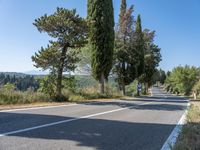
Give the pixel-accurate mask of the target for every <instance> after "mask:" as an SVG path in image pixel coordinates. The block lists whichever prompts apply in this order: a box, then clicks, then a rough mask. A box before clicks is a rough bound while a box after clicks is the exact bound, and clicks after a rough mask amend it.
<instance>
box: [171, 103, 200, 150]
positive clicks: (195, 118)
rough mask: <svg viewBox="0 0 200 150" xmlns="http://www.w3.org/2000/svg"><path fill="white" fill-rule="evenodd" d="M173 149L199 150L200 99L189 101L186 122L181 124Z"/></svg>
mask: <svg viewBox="0 0 200 150" xmlns="http://www.w3.org/2000/svg"><path fill="white" fill-rule="evenodd" d="M173 150H200V101H192V102H191V107H190V109H189V111H188V115H187V124H185V125H184V126H183V130H182V133H181V134H180V136H179V137H178V140H177V143H176V145H175V146H174V148H173Z"/></svg>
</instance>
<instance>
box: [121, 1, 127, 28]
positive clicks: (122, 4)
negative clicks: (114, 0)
mask: <svg viewBox="0 0 200 150" xmlns="http://www.w3.org/2000/svg"><path fill="white" fill-rule="evenodd" d="M126 7H127V4H126V0H121V7H120V14H119V24H120V26H122V24H123V22H124V19H125V18H124V17H125V14H126Z"/></svg>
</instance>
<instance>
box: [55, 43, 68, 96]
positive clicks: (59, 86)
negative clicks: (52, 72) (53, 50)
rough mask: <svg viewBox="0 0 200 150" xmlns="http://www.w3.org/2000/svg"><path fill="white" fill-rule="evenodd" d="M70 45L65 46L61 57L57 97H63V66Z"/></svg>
mask: <svg viewBox="0 0 200 150" xmlns="http://www.w3.org/2000/svg"><path fill="white" fill-rule="evenodd" d="M67 48H68V46H67V45H65V46H64V47H63V50H62V53H61V58H60V66H59V68H58V72H57V73H58V76H57V85H56V97H58V98H59V97H62V92H61V91H62V77H63V68H64V62H65V59H66V53H67Z"/></svg>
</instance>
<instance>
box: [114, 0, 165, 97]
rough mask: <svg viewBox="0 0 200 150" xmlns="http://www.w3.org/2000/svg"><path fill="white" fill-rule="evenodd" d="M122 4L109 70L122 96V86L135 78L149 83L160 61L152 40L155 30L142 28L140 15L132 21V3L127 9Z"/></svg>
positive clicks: (156, 47) (123, 0) (124, 92)
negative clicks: (113, 73)
mask: <svg viewBox="0 0 200 150" xmlns="http://www.w3.org/2000/svg"><path fill="white" fill-rule="evenodd" d="M126 7H127V4H126V0H122V1H121V9H120V15H119V22H118V24H117V27H116V30H115V32H116V36H115V62H114V69H113V71H114V72H115V74H116V75H117V77H116V80H117V82H118V84H119V86H120V88H121V89H122V91H123V94H124V95H125V94H126V91H125V86H126V85H129V84H130V83H132V82H133V81H134V80H135V79H136V78H137V79H138V80H139V81H140V82H143V83H145V84H148V85H149V86H150V85H151V83H152V76H153V74H154V72H155V70H156V68H157V67H158V65H159V62H160V61H161V54H160V48H158V46H157V45H155V44H154V43H153V42H154V36H155V31H152V32H151V31H150V30H147V29H145V30H144V31H143V30H142V25H141V17H140V15H138V17H137V20H136V21H135V20H134V16H133V11H134V10H133V6H131V7H130V8H128V9H127V8H126ZM147 88H148V86H147V87H146V89H147Z"/></svg>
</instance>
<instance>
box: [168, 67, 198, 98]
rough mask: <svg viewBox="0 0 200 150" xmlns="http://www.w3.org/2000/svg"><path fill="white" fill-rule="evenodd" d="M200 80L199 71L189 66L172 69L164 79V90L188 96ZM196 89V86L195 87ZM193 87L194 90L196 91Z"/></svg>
mask: <svg viewBox="0 0 200 150" xmlns="http://www.w3.org/2000/svg"><path fill="white" fill-rule="evenodd" d="M199 79H200V69H199V68H196V67H190V66H187V65H186V66H184V67H183V66H178V67H176V68H174V69H173V70H172V72H171V74H170V75H169V76H168V77H167V79H166V89H167V90H168V91H170V92H173V93H178V94H179V93H181V94H184V95H189V94H191V92H192V89H193V87H194V86H195V84H196V83H197V82H198V81H199ZM196 87H198V84H197V85H196ZM196 87H194V90H195V89H196Z"/></svg>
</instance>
